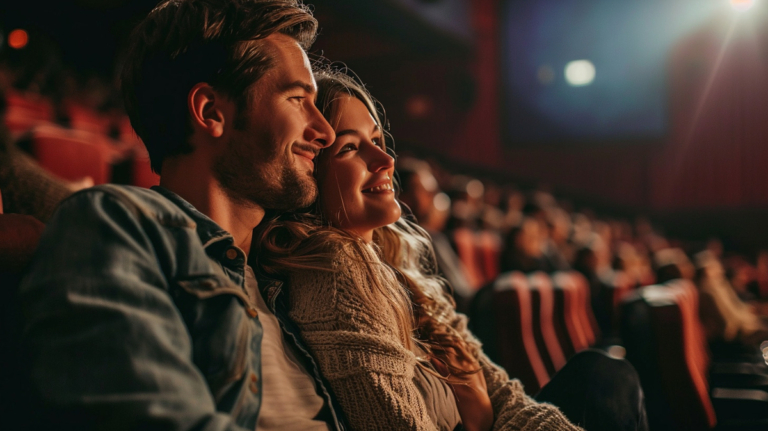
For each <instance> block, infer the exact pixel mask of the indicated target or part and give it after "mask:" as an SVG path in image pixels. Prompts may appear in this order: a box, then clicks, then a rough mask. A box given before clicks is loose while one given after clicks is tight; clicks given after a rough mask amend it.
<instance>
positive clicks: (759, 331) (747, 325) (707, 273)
mask: <svg viewBox="0 0 768 431" xmlns="http://www.w3.org/2000/svg"><path fill="white" fill-rule="evenodd" d="M695 260H696V267H697V268H698V270H697V272H696V285H697V286H698V288H699V291H700V299H699V314H700V318H701V322H702V324H703V325H704V329H705V331H706V333H707V338H708V339H709V340H710V341H715V342H726V343H732V342H739V343H742V344H746V345H755V346H757V345H758V344H760V342H761V341H764V340H766V339H768V326H766V324H765V322H763V321H762V320H761V319H760V317H758V316H757V315H756V314H755V313H754V311H753V309H752V308H751V307H750V306H748V305H747V304H745V303H744V302H743V301H742V300H741V299H739V297H738V295H736V292H735V291H734V290H733V288H732V287H731V285H730V283H728V279H726V277H725V270H724V269H723V265H722V263H721V262H720V261H719V260H718V258H717V257H716V255H715V253H713V252H712V251H710V250H705V251H702V252H700V253H698V254H697V255H696V256H695Z"/></svg>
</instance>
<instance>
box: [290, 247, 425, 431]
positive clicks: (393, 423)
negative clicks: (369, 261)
mask: <svg viewBox="0 0 768 431" xmlns="http://www.w3.org/2000/svg"><path fill="white" fill-rule="evenodd" d="M333 270H334V271H333V272H324V271H300V273H297V274H294V275H292V276H291V277H290V280H289V281H290V285H289V287H288V288H289V289H290V290H289V295H288V296H289V317H290V318H291V319H292V320H293V321H294V322H295V323H296V324H297V325H298V327H299V330H300V331H301V336H302V338H303V340H304V342H305V343H306V344H307V347H308V349H309V351H310V352H311V354H312V355H313V356H314V358H315V359H316V360H317V362H318V366H319V367H320V371H321V372H322V373H323V375H324V376H325V378H326V379H327V381H328V383H329V385H330V386H331V389H332V390H333V392H334V394H335V395H336V397H337V399H338V402H339V404H340V405H341V407H342V409H343V411H344V413H345V414H346V416H347V419H348V420H349V422H350V425H351V428H352V429H354V430H361V431H364V430H419V431H421V430H436V429H437V427H436V425H435V424H434V423H432V422H431V421H430V419H429V416H428V412H427V409H426V405H425V402H424V399H423V398H422V396H421V394H420V392H419V391H418V389H417V387H416V385H415V384H414V370H415V367H416V357H415V355H414V354H413V353H411V352H410V351H408V350H407V349H405V348H404V347H403V346H402V343H400V341H399V339H398V336H397V332H396V329H395V328H396V327H397V325H396V322H395V319H394V314H393V313H392V312H388V310H390V308H389V306H388V305H387V304H386V303H384V302H383V301H378V302H377V301H375V300H373V301H372V300H371V299H372V298H374V297H375V295H367V298H366V299H365V300H362V299H361V297H360V296H361V294H360V293H359V292H361V290H360V287H362V288H363V289H368V290H370V289H371V288H372V286H371V283H370V280H369V277H368V275H367V274H366V273H365V271H364V270H363V268H362V267H361V265H360V264H359V263H356V262H352V261H349V259H346V258H344V257H343V256H342V257H340V258H339V259H337V261H336V262H334V265H333Z"/></svg>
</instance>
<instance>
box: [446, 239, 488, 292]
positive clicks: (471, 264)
mask: <svg viewBox="0 0 768 431" xmlns="http://www.w3.org/2000/svg"><path fill="white" fill-rule="evenodd" d="M452 240H453V243H454V244H455V245H456V254H457V255H458V256H459V259H460V260H461V263H462V264H464V269H465V274H464V275H466V277H467V281H468V282H469V285H470V287H472V288H473V289H479V288H480V286H483V285H484V284H485V280H484V279H485V277H484V276H483V270H482V268H481V267H480V265H479V262H480V259H479V257H478V256H477V247H476V245H475V233H474V232H473V231H472V230H471V229H469V228H465V227H460V228H457V229H456V230H454V231H453V234H452ZM489 281H490V280H489Z"/></svg>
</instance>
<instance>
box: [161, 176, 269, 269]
mask: <svg viewBox="0 0 768 431" xmlns="http://www.w3.org/2000/svg"><path fill="white" fill-rule="evenodd" d="M186 172H194V173H195V175H186V174H184V173H186ZM160 185H161V186H162V187H165V188H166V189H168V190H170V191H172V192H174V193H176V194H177V195H179V196H181V198H182V199H184V200H186V201H187V202H189V203H190V204H192V206H194V207H195V208H196V209H197V210H198V211H200V212H201V213H203V214H205V215H207V216H208V217H210V218H211V220H213V221H214V222H215V223H216V224H218V225H219V226H221V228H222V229H224V230H225V231H227V232H229V233H230V234H231V235H232V236H233V237H234V240H235V245H236V246H237V247H239V248H240V249H241V250H243V251H244V252H245V254H246V255H247V254H248V251H249V250H250V248H251V239H252V236H253V229H254V228H255V227H256V226H257V225H258V224H259V223H261V220H262V219H263V218H264V209H263V208H261V207H260V206H258V205H256V204H248V203H243V202H240V201H238V200H235V199H232V198H231V197H230V196H229V195H228V194H227V193H226V192H225V191H224V189H223V188H222V187H221V185H220V184H219V182H218V181H216V180H215V178H214V177H213V175H212V174H211V173H210V172H209V171H208V170H207V169H205V168H204V167H203V166H200V167H198V169H195V167H193V166H184V167H183V170H182V169H181V168H180V167H177V166H174V165H172V164H167V163H164V164H163V175H162V176H161V179H160Z"/></svg>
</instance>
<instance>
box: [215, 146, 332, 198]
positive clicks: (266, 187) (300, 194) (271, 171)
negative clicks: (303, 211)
mask: <svg viewBox="0 0 768 431" xmlns="http://www.w3.org/2000/svg"><path fill="white" fill-rule="evenodd" d="M254 156H255V154H253V151H249V150H248V147H247V146H246V145H242V144H240V145H238V143H236V142H235V141H234V140H231V141H230V142H228V143H227V151H225V153H224V154H222V155H221V156H219V157H218V158H217V159H216V160H215V161H214V163H213V174H214V176H215V178H216V180H218V181H219V183H220V184H221V186H222V188H223V189H224V192H225V193H226V194H227V195H228V196H229V197H230V198H231V199H233V200H235V201H238V202H240V203H242V204H246V205H257V206H260V207H261V208H263V209H265V210H278V211H289V210H295V209H299V208H306V207H308V206H310V205H311V204H312V203H313V202H314V201H315V199H316V198H317V184H316V182H315V179H314V178H312V176H310V175H308V174H302V173H301V172H298V171H297V170H296V169H295V167H294V166H293V165H292V164H291V163H290V160H289V159H287V158H285V157H283V156H282V155H281V154H280V153H272V154H269V155H266V156H262V157H261V160H258V159H257V158H256V157H254ZM265 159H268V160H265ZM256 162H258V163H256Z"/></svg>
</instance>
